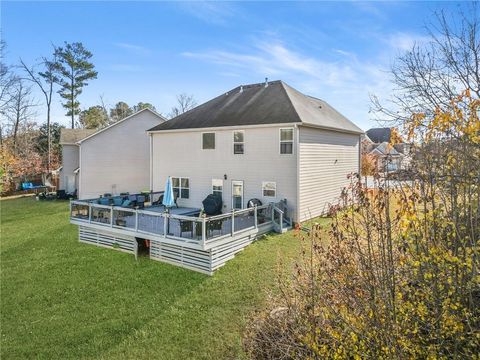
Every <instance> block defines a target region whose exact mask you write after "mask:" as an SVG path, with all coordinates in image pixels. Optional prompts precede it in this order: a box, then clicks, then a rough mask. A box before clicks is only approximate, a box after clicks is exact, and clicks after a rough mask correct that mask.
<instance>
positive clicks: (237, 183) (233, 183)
mask: <svg viewBox="0 0 480 360" xmlns="http://www.w3.org/2000/svg"><path fill="white" fill-rule="evenodd" d="M239 184H241V185H242V204H241V208H235V207H234V201H233V187H234V185H239ZM244 202H245V185H244V183H243V180H232V209H234V210H241V209H243V208H244V207H243V205H244Z"/></svg>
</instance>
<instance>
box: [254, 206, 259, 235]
mask: <svg viewBox="0 0 480 360" xmlns="http://www.w3.org/2000/svg"><path fill="white" fill-rule="evenodd" d="M253 221H254V223H255V229H256V228H258V214H257V204H255V206H254V208H253Z"/></svg>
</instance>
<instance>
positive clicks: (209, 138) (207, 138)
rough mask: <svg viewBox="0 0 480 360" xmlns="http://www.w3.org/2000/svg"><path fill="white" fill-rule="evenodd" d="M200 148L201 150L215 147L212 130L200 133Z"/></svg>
mask: <svg viewBox="0 0 480 360" xmlns="http://www.w3.org/2000/svg"><path fill="white" fill-rule="evenodd" d="M202 149H203V150H214V149H215V133H213V132H208V133H202Z"/></svg>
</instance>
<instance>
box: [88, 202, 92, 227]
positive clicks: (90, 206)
mask: <svg viewBox="0 0 480 360" xmlns="http://www.w3.org/2000/svg"><path fill="white" fill-rule="evenodd" d="M88 222H89V223H92V204H90V203H88Z"/></svg>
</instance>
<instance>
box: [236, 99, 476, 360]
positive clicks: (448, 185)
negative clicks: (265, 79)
mask: <svg viewBox="0 0 480 360" xmlns="http://www.w3.org/2000/svg"><path fill="white" fill-rule="evenodd" d="M479 109H480V102H479V101H478V100H475V99H472V98H471V97H470V95H469V94H468V93H465V94H463V95H462V96H461V97H459V98H457V99H455V100H454V101H452V105H451V108H450V109H448V110H447V111H437V112H436V113H435V114H434V115H433V116H432V117H430V118H429V117H427V116H426V115H424V114H415V115H414V116H412V121H411V123H410V124H408V125H409V126H407V129H408V134H407V136H408V137H409V139H410V140H416V142H417V143H418V144H420V146H419V149H418V150H417V152H416V154H415V158H414V161H413V163H412V166H413V168H414V172H415V174H416V179H415V180H413V181H411V182H405V183H403V184H402V185H400V186H399V185H395V186H392V185H391V184H390V183H389V181H388V180H382V179H379V178H376V180H375V181H376V186H375V190H373V191H371V190H368V189H366V188H365V187H364V186H363V185H362V184H361V182H360V181H359V180H358V178H356V177H352V181H351V184H350V186H349V188H348V189H346V191H344V193H343V194H344V196H343V199H342V200H341V203H342V204H343V205H344V206H343V207H342V209H340V210H337V211H336V213H335V214H334V217H333V221H332V225H331V227H330V229H328V236H326V235H325V233H326V232H325V229H322V228H320V227H319V226H314V227H313V229H312V231H311V233H310V234H309V235H308V236H301V235H300V234H299V237H300V238H301V239H302V241H303V243H304V251H303V253H302V257H301V259H299V261H298V262H297V264H296V266H295V268H294V271H293V274H291V275H290V276H287V277H285V276H279V289H280V292H279V295H275V296H273V295H272V300H271V302H270V304H271V306H269V307H268V308H267V309H264V310H263V311H261V312H260V313H259V314H257V315H256V316H255V318H254V319H253V320H252V322H251V324H250V326H249V328H248V330H247V333H246V336H245V348H246V350H247V352H248V354H249V355H250V357H251V358H255V359H298V358H303V359H324V358H325V359H330V358H331V359H338V358H358V359H360V358H362V359H366V358H367V359H368V358H370V359H392V358H396V359H411V358H462V359H464V358H478V354H479V353H480V331H479V329H480V275H479V265H480V264H479V250H480V248H479V245H480V244H479V241H480V206H479V204H480V187H479V184H480V125H479V124H480V123H479V119H478V111H479Z"/></svg>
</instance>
